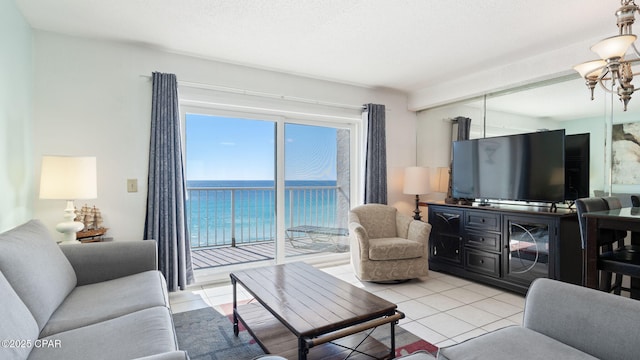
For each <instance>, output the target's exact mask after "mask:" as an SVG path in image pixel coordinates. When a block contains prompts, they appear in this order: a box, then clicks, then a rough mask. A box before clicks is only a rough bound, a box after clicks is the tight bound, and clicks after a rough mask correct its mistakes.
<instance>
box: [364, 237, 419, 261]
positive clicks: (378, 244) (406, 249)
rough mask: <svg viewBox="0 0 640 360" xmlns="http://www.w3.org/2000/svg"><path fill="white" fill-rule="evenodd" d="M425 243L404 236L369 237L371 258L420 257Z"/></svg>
mask: <svg viewBox="0 0 640 360" xmlns="http://www.w3.org/2000/svg"><path fill="white" fill-rule="evenodd" d="M424 246H425V245H424V244H422V243H419V242H417V241H413V240H407V239H402V238H396V237H394V238H381V239H369V259H370V260H403V259H415V258H419V257H421V256H422V255H424V253H425V251H424V250H425V249H424Z"/></svg>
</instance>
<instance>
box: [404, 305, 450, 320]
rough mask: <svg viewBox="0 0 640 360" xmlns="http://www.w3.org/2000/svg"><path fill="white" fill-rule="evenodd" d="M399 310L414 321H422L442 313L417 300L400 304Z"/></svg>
mask: <svg viewBox="0 0 640 360" xmlns="http://www.w3.org/2000/svg"><path fill="white" fill-rule="evenodd" d="M398 310H400V311H402V312H403V313H404V314H405V315H406V316H407V317H409V318H411V319H413V320H417V319H421V318H423V317H426V316H430V315H433V314H437V313H439V312H440V310H438V309H436V308H433V307H431V306H429V305H426V304H424V303H421V302H419V301H417V300H409V301H403V302H401V303H398Z"/></svg>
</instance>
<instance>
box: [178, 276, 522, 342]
mask: <svg viewBox="0 0 640 360" xmlns="http://www.w3.org/2000/svg"><path fill="white" fill-rule="evenodd" d="M322 270H324V271H326V272H327V273H329V274H332V275H333V276H335V277H337V278H339V279H342V280H344V281H346V282H349V283H351V284H353V285H355V286H358V287H361V288H365V289H367V290H368V291H370V292H372V293H374V294H376V295H378V296H380V297H382V298H385V299H387V300H388V301H391V302H393V303H396V304H397V305H398V309H399V310H400V311H402V312H404V313H405V315H406V318H404V319H403V320H401V321H400V326H402V327H403V328H404V329H406V330H408V331H411V332H412V333H414V334H416V335H417V336H419V337H421V338H423V339H425V340H426V341H428V342H430V343H432V344H434V345H436V346H438V347H441V346H446V345H450V344H455V343H458V342H461V341H464V340H466V339H469V338H472V337H475V336H478V335H481V334H483V333H486V332H489V331H492V330H495V329H499V328H502V327H505V326H509V325H514V324H521V322H522V310H523V307H524V297H523V296H521V295H517V294H513V293H510V292H506V291H503V290H500V289H496V288H493V287H490V286H486V285H481V284H478V283H474V282H471V281H468V280H465V279H461V278H458V277H454V276H451V275H447V274H442V273H437V272H434V271H431V272H430V274H429V276H428V277H424V278H421V279H414V280H411V281H409V282H406V283H402V284H389V285H387V284H384V285H383V284H374V283H368V282H360V281H359V280H358V279H357V278H356V277H355V275H354V274H353V270H352V269H351V265H348V264H347V265H340V266H335V267H329V268H323V269H322ZM238 289H239V291H238V297H239V298H240V299H249V298H250V295H249V294H248V293H247V292H245V291H242V290H241V289H242V288H241V287H240V286H239V287H238ZM231 294H232V287H231V284H230V282H229V283H228V284H221V285H216V286H195V287H193V288H190V289H189V290H185V291H181V292H176V293H171V294H170V296H169V300H170V302H171V309H172V311H173V312H174V313H178V312H182V311H189V310H194V309H199V308H203V307H207V306H211V307H213V308H215V309H217V310H218V311H221V310H220V307H219V305H222V304H228V303H230V302H232V295H231ZM221 312H222V311H221Z"/></svg>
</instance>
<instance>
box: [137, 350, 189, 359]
mask: <svg viewBox="0 0 640 360" xmlns="http://www.w3.org/2000/svg"><path fill="white" fill-rule="evenodd" d="M134 360H189V355H187V352H186V351H180V350H177V351H171V352H166V353H162V354H157V355H151V356H145V357H141V358H136V359H134Z"/></svg>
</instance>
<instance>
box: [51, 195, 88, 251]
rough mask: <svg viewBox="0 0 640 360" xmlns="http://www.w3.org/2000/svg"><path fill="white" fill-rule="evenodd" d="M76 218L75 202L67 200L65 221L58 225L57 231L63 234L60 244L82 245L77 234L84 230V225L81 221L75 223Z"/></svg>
mask: <svg viewBox="0 0 640 360" xmlns="http://www.w3.org/2000/svg"><path fill="white" fill-rule="evenodd" d="M75 217H76V215H75V207H74V206H73V200H67V208H66V209H64V219H65V221H63V222H61V223H60V224H58V225H56V230H58V232H61V233H62V242H61V243H60V244H80V241H78V240H77V239H76V233H77V232H78V231H80V230H82V229H84V224H83V223H81V222H79V221H73V219H75Z"/></svg>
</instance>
